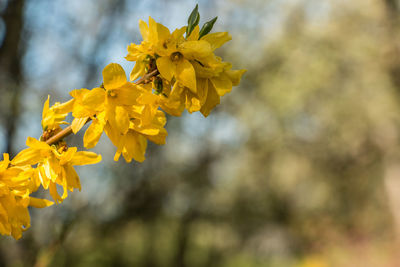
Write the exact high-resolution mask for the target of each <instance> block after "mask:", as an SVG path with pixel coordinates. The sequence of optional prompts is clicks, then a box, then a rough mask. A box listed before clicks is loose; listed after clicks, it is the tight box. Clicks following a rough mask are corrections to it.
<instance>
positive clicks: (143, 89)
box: [0, 6, 245, 239]
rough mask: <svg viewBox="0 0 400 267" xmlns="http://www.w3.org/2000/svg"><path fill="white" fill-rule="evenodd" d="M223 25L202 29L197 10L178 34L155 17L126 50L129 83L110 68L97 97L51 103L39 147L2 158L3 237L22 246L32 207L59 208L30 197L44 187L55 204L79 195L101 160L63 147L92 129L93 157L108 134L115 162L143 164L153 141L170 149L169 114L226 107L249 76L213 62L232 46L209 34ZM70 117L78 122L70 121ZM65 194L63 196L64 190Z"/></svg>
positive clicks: (35, 143) (87, 137) (77, 95)
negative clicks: (81, 170)
mask: <svg viewBox="0 0 400 267" xmlns="http://www.w3.org/2000/svg"><path fill="white" fill-rule="evenodd" d="M216 19H217V18H214V19H212V20H210V21H208V22H206V23H205V24H204V25H203V27H202V28H201V29H200V27H199V25H198V23H199V20H200V15H199V13H198V11H197V6H196V8H195V9H194V10H193V12H192V13H191V15H190V16H189V19H188V25H187V26H185V27H182V28H180V29H176V30H174V31H172V32H171V31H170V30H169V29H168V28H166V27H165V26H163V25H162V24H160V23H157V22H155V21H154V20H153V19H152V18H151V17H150V18H149V22H148V23H146V22H144V21H142V20H140V21H139V28H140V32H141V35H142V37H143V41H142V43H141V44H131V45H129V46H128V55H127V56H126V59H127V60H129V61H135V66H134V68H133V70H132V72H131V74H130V77H129V80H128V79H127V76H126V74H125V71H124V70H123V68H122V67H121V66H120V65H118V64H116V63H111V64H109V65H107V66H106V67H105V68H104V70H103V73H102V74H103V82H102V83H101V85H100V86H99V87H96V88H93V89H90V90H89V89H85V88H83V89H76V90H73V91H71V92H70V95H71V97H72V99H71V100H69V101H67V102H65V103H58V102H56V103H55V104H54V105H52V106H50V98H49V97H48V98H47V100H46V101H45V104H44V107H43V114H42V128H43V134H42V135H41V137H40V139H39V140H38V139H35V138H32V137H28V139H27V141H26V145H27V147H28V148H26V149H24V150H22V151H21V152H20V153H18V154H17V155H16V156H15V157H14V158H13V159H12V160H10V159H9V156H8V154H4V156H3V157H4V159H3V161H1V162H0V233H1V234H3V235H12V236H13V237H14V238H16V239H19V238H21V236H22V231H24V230H26V229H27V228H28V227H29V226H30V217H29V212H28V207H29V206H33V207H37V208H43V207H47V206H50V205H52V204H53V202H52V201H49V200H46V199H39V198H34V197H32V196H31V194H32V193H33V192H35V191H37V190H38V188H39V187H43V188H44V189H45V190H48V191H49V194H50V196H51V197H52V198H53V200H54V201H55V202H56V203H61V202H62V201H63V200H64V199H65V198H67V196H68V191H73V190H74V189H78V190H81V184H80V179H79V176H78V174H77V172H76V171H75V169H74V166H76V165H87V164H95V163H98V162H100V161H101V156H100V155H97V154H95V153H93V152H89V151H78V148H77V147H68V145H67V143H66V142H65V141H64V140H63V138H64V137H65V136H67V135H68V134H70V133H74V134H76V133H78V132H79V131H80V130H81V129H82V128H83V126H84V125H85V124H87V123H90V125H89V127H88V128H87V129H86V132H85V134H84V137H83V143H84V147H85V148H87V149H91V148H93V147H94V146H96V144H97V143H98V141H99V139H100V137H101V135H102V134H103V132H105V134H106V135H107V136H108V138H109V139H110V140H111V141H112V143H113V144H114V145H115V147H116V153H115V156H114V160H115V161H118V160H119V158H120V156H121V155H122V156H123V158H124V159H125V160H126V161H127V162H131V161H132V159H134V160H135V161H138V162H142V161H144V160H145V153H146V147H147V141H148V140H149V141H151V142H153V143H156V144H160V145H161V144H165V142H166V137H167V131H166V129H165V128H164V126H165V124H166V122H167V119H166V115H165V113H167V114H169V115H172V116H180V115H181V114H182V112H183V111H184V110H185V109H186V110H187V111H188V112H189V113H192V112H197V111H200V112H201V113H202V114H203V115H204V116H208V115H209V114H210V112H211V110H212V109H213V108H214V107H215V106H216V105H218V104H219V103H220V98H221V96H224V95H225V94H226V93H228V92H230V91H231V90H232V86H235V85H238V84H239V82H240V79H241V76H242V75H243V73H244V72H245V70H232V65H231V64H230V63H228V62H224V61H222V59H221V58H220V57H218V56H216V55H215V53H214V52H215V50H216V49H217V48H219V47H221V46H222V45H223V44H224V43H226V42H227V41H229V40H230V39H231V36H230V35H229V34H228V33H227V32H216V33H210V31H211V30H212V27H213V25H214V23H215V21H216ZM69 114H72V117H73V119H72V122H71V124H70V125H69V126H68V127H66V128H64V129H63V128H61V125H63V124H69V123H67V122H66V121H65V120H66V118H67V116H68V115H69ZM57 187H59V188H60V189H61V188H62V189H63V193H62V194H61V195H60V194H59V193H58V189H57Z"/></svg>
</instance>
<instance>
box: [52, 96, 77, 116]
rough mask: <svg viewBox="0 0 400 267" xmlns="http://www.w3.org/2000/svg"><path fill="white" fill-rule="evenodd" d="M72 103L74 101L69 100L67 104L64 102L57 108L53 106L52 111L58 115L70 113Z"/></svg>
mask: <svg viewBox="0 0 400 267" xmlns="http://www.w3.org/2000/svg"><path fill="white" fill-rule="evenodd" d="M74 103H75V99H70V100H68V101H67V102H64V103H61V104H59V105H57V106H54V110H55V111H56V112H57V113H59V114H61V113H70V112H72V109H73V106H74Z"/></svg>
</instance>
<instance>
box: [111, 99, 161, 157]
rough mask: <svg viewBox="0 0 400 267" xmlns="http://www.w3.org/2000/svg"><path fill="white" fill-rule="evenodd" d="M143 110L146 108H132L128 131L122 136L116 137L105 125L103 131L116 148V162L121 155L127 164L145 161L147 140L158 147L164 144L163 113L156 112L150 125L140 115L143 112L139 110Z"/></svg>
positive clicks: (112, 130)
mask: <svg viewBox="0 0 400 267" xmlns="http://www.w3.org/2000/svg"><path fill="white" fill-rule="evenodd" d="M143 108H146V107H144V106H142V107H140V106H133V107H132V110H131V112H130V116H131V122H130V125H129V130H128V132H127V133H126V134H124V135H122V136H121V135H118V133H117V132H116V131H115V130H114V129H113V128H112V127H110V125H109V124H106V127H105V131H106V133H107V136H108V137H109V138H110V140H111V141H112V142H113V144H114V145H115V146H116V147H117V152H116V153H115V156H114V160H115V161H118V159H119V157H120V156H121V154H122V156H123V157H124V158H125V160H126V161H127V162H131V161H132V159H134V160H136V161H138V162H143V161H144V160H145V153H146V147H147V140H150V141H152V142H153V143H156V144H158V145H163V144H165V138H166V137H167V135H168V134H167V131H166V130H165V129H164V125H165V124H166V122H167V120H166V118H165V114H164V112H162V111H160V110H157V111H156V114H155V116H153V117H152V121H151V123H148V122H147V119H146V118H145V117H146V116H142V115H141V114H143V110H140V109H143Z"/></svg>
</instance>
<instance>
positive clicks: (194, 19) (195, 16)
mask: <svg viewBox="0 0 400 267" xmlns="http://www.w3.org/2000/svg"><path fill="white" fill-rule="evenodd" d="M198 9H199V5H198V4H197V5H196V7H195V8H194V9H193V11H192V13H190V16H189V18H188V26H187V28H186V37H188V36H189V35H190V34H191V33H192V31H193V29H194V27H196V26H197V25H198V24H199V21H200V13H199V11H198Z"/></svg>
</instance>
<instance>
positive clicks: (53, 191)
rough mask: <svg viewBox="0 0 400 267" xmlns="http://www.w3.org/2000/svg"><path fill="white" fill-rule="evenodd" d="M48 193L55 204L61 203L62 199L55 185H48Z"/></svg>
mask: <svg viewBox="0 0 400 267" xmlns="http://www.w3.org/2000/svg"><path fill="white" fill-rule="evenodd" d="M49 193H50V196H51V197H52V198H53V199H54V201H55V202H56V203H59V202H60V203H61V202H62V201H63V199H62V198H61V197H60V195H59V194H58V192H57V186H56V184H55V183H53V182H51V183H50V185H49Z"/></svg>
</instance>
